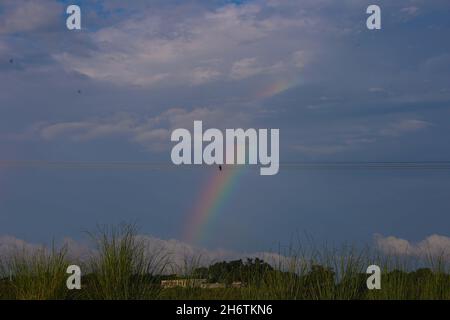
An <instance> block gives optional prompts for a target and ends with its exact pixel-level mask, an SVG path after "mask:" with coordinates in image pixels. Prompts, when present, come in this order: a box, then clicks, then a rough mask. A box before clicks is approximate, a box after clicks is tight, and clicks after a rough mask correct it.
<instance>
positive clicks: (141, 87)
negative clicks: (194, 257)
mask: <svg viewBox="0 0 450 320" xmlns="http://www.w3.org/2000/svg"><path fill="white" fill-rule="evenodd" d="M69 4H77V5H79V6H80V8H81V16H82V30H73V31H69V30H67V28H66V21H65V20H66V18H67V15H66V14H65V9H66V7H67V6H68V5H69ZM370 4H377V5H379V6H380V7H381V13H382V28H381V30H368V29H367V27H366V19H367V17H368V15H367V14H366V9H367V7H368V5H370ZM449 15H450V4H449V3H448V1H446V0H434V1H425V0H401V1H381V0H380V1H356V0H342V1H332V0H303V1H299V0H266V1H257V0H255V1H251V0H249V1H225V0H222V1H215V0H214V1H196V0H187V1H186V0H185V1H170V0H165V1H159V0H155V1H139V0H136V1H132V2H131V1H122V0H120V1H119V0H110V1H101V0H92V1H70V2H69V1H53V0H42V1H26V0H2V1H1V3H0V162H1V163H2V165H0V236H2V237H3V238H1V239H9V240H8V241H9V242H11V239H17V240H18V241H19V239H20V241H22V240H23V241H26V242H30V243H44V242H47V243H48V242H49V241H51V240H52V239H64V238H67V237H69V238H71V239H76V240H78V239H82V238H83V236H84V232H85V231H86V230H92V229H93V228H95V226H96V225H98V224H117V223H120V222H123V221H128V222H134V223H136V224H137V225H138V226H139V232H140V233H142V234H145V235H148V236H150V237H154V238H156V239H161V241H179V242H180V243H184V245H186V246H191V245H192V246H198V247H201V248H207V249H209V250H216V249H217V248H224V249H226V250H233V251H236V252H262V251H268V250H271V249H276V248H277V247H278V246H279V244H280V243H281V244H287V243H289V242H290V241H292V239H293V238H295V237H296V236H297V235H298V234H308V235H310V236H312V237H313V238H314V239H315V240H316V241H318V242H328V243H336V244H342V243H344V242H346V243H355V244H358V245H361V244H367V243H373V242H374V241H375V242H376V243H378V244H381V246H382V247H383V248H390V249H389V250H391V249H392V247H405V246H406V247H410V248H414V249H412V250H413V251H414V250H416V251H420V248H422V247H423V244H424V243H428V242H430V241H428V240H430V239H432V240H433V241H431V242H432V243H437V245H438V246H450V239H449V237H450V233H449V230H450V228H449V226H450V215H449V212H450V199H449V197H448V190H450V170H449V169H448V168H447V169H446V168H444V169H442V170H438V169H398V168H397V169H395V168H394V169H392V168H381V169H380V168H378V169H368V168H359V169H356V168H347V169H342V168H340V169H339V168H338V169H337V168H334V169H333V168H331V169H330V168H329V169H324V168H303V167H296V166H283V165H282V166H281V168H280V172H279V173H278V174H277V175H275V176H260V175H259V169H258V168H256V167H248V166H245V167H243V168H241V169H239V170H240V172H239V174H238V175H236V176H235V177H233V181H232V183H230V184H229V186H228V189H227V192H226V194H225V192H223V194H222V196H223V197H222V199H221V202H220V205H217V207H216V208H215V209H214V210H213V209H211V210H209V212H208V210H207V212H205V214H206V217H205V218H204V219H203V220H202V221H201V222H202V223H201V224H199V225H198V226H194V227H195V228H194V233H196V235H195V237H186V233H187V232H186V229H187V228H188V227H187V226H189V225H191V224H192V219H193V217H194V216H195V210H196V209H195V208H198V207H199V206H202V205H204V203H202V201H205V199H204V197H202V194H204V193H205V192H206V191H207V188H208V186H210V182H211V181H212V180H213V179H215V178H216V177H217V175H218V174H220V172H218V169H217V168H216V167H205V166H202V167H188V168H187V167H177V168H173V167H170V166H169V167H167V168H166V167H162V168H155V167H152V166H149V167H145V168H142V167H133V166H130V167H127V166H124V165H116V166H115V165H112V166H111V165H109V166H108V165H106V166H105V165H103V166H102V165H97V166H96V165H95V163H97V164H99V163H100V164H101V163H103V164H105V163H106V164H108V163H109V164H111V163H115V162H126V163H150V164H156V163H158V164H170V163H171V160H170V151H171V148H172V147H173V143H172V142H171V141H170V135H171V132H172V131H173V130H174V129H176V128H187V129H189V130H192V128H193V121H194V120H202V121H203V125H204V127H205V128H206V127H209V128H220V129H225V128H279V129H280V162H281V163H329V162H331V163H334V162H391V161H393V162H435V161H450V148H449V146H450V122H449V120H448V119H450V42H449V41H448V39H447V38H448V34H450V20H449ZM5 161H41V165H30V164H29V163H28V164H27V165H22V166H18V165H14V166H12V165H6V164H5ZM49 161H50V162H58V163H66V164H65V165H42V163H47V162H49ZM67 162H70V163H78V164H79V163H89V164H91V165H86V166H81V167H80V166H79V165H68V164H67ZM16 164H17V162H16ZM92 164H94V165H92ZM227 170H231V169H229V168H226V170H225V171H227ZM218 197H219V195H217V198H218ZM5 241H6V240H5ZM427 241H428V242H427ZM9 242H8V243H9ZM431 242H430V243H431Z"/></svg>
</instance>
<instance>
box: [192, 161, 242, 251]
mask: <svg viewBox="0 0 450 320" xmlns="http://www.w3.org/2000/svg"><path fill="white" fill-rule="evenodd" d="M242 167H243V166H241V165H234V166H225V167H224V168H223V170H222V171H219V170H218V169H217V172H216V173H214V175H213V176H212V177H211V178H210V179H209V180H208V182H207V183H206V185H205V187H204V188H203V190H202V192H201V193H200V195H199V197H198V200H197V201H196V205H195V207H194V210H193V212H192V213H191V214H190V215H189V217H188V221H187V223H186V229H185V232H184V239H185V240H186V241H187V242H189V243H199V242H200V241H201V240H202V239H203V238H204V237H205V233H206V231H207V229H208V226H209V225H210V223H211V222H212V219H213V218H214V217H215V216H217V215H218V214H219V212H220V209H221V208H222V207H223V205H224V203H225V202H226V200H227V199H228V198H229V196H230V193H231V191H232V190H233V187H234V185H235V184H236V181H237V180H238V177H239V176H240V174H241V172H242V171H243V168H242Z"/></svg>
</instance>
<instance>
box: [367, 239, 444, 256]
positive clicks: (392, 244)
mask: <svg viewBox="0 0 450 320" xmlns="http://www.w3.org/2000/svg"><path fill="white" fill-rule="evenodd" d="M375 244H376V246H377V247H378V249H380V250H381V251H382V252H384V253H386V254H393V255H406V256H415V257H422V258H424V257H430V256H432V257H442V258H446V259H450V238H449V237H446V236H441V235H436V234H434V235H431V236H429V237H427V238H425V239H424V240H422V241H419V242H417V243H412V242H410V241H408V240H405V239H401V238H397V237H394V236H389V237H384V236H382V235H379V234H376V235H375Z"/></svg>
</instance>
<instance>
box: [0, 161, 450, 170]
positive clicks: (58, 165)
mask: <svg viewBox="0 0 450 320" xmlns="http://www.w3.org/2000/svg"><path fill="white" fill-rule="evenodd" d="M233 166H235V165H224V168H226V167H233ZM259 166H260V165H257V166H250V167H259ZM205 167H211V166H209V165H183V166H177V165H174V164H172V163H157V162H127V161H45V160H32V161H23V160H0V168H52V169H105V170H127V169H133V170H171V169H179V168H185V169H198V168H205ZM280 168H282V169H289V170H329V169H333V170H336V169H343V170H357V169H385V170H391V169H399V170H400V169H406V170H450V161H418V162H404V161H403V162H388V161H373V162H362V161H349V162H281V163H280Z"/></svg>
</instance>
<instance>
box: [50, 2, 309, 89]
mask: <svg viewBox="0 0 450 320" xmlns="http://www.w3.org/2000/svg"><path fill="white" fill-rule="evenodd" d="M171 15H173V13H172V11H171V12H166V11H164V10H157V12H154V11H151V10H143V11H142V12H141V14H140V15H139V16H132V17H129V18H127V19H125V20H123V21H121V22H119V23H118V24H116V25H113V26H108V27H105V28H101V29H100V30H98V31H95V32H92V33H88V34H86V35H85V37H86V38H87V39H89V40H90V42H91V43H92V44H93V45H92V46H90V47H89V49H86V50H87V51H86V54H82V55H80V54H75V53H72V52H64V53H55V54H53V57H54V58H55V60H57V61H59V62H60V63H61V65H63V66H64V67H65V68H66V69H68V70H70V71H76V72H78V73H81V74H83V75H86V76H88V77H90V78H92V79H95V80H99V81H108V82H113V83H115V84H119V85H136V86H143V87H149V86H177V85H185V84H189V85H202V84H205V83H209V82H214V81H220V80H222V81H228V80H230V79H231V80H241V79H244V78H247V77H250V76H253V75H257V74H261V73H264V74H266V75H270V74H274V73H281V75H283V74H286V75H288V76H291V73H292V72H294V71H293V70H292V69H295V68H290V67H289V66H293V67H295V66H299V65H302V66H303V65H304V64H305V63H306V60H305V56H306V52H307V51H308V46H307V43H306V41H300V38H299V39H298V41H297V42H296V43H297V44H296V45H292V41H291V40H289V37H288V33H290V32H292V29H299V28H301V27H303V26H304V25H305V23H306V22H305V20H308V21H309V20H311V19H312V18H309V17H308V18H306V17H304V16H305V15H302V16H300V17H299V16H297V17H295V18H294V17H280V16H278V15H276V14H271V13H270V11H267V7H266V5H264V4H263V3H259V4H245V5H239V6H238V5H226V6H223V7H220V8H218V9H215V10H208V9H206V8H199V10H198V12H197V13H196V14H193V15H192V14H187V15H181V16H177V20H176V22H173V23H171V24H169V22H168V21H166V20H170V21H171V19H170V17H171ZM166 18H167V19H166ZM130 34H132V35H133V36H132V37H131V36H130ZM280 34H281V35H280ZM300 34H301V33H298V37H300ZM282 43H284V44H285V45H282ZM263 49H264V50H263ZM249 52H250V53H252V55H250V58H249V54H248V53H249ZM256 54H257V55H258V57H261V62H257V61H256V58H253V57H254V56H255V55H256ZM218 57H220V59H219V58H218ZM285 64H288V65H285Z"/></svg>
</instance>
